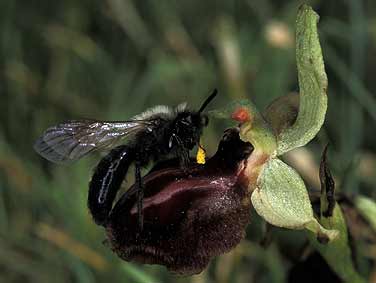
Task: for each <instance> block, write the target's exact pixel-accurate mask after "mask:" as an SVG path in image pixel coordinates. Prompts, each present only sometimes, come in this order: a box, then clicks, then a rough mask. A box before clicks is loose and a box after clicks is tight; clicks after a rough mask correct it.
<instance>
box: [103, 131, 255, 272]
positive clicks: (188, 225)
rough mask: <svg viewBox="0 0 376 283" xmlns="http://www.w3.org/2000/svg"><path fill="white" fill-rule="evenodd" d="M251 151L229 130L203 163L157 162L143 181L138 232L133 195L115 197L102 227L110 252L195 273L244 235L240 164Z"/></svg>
mask: <svg viewBox="0 0 376 283" xmlns="http://www.w3.org/2000/svg"><path fill="white" fill-rule="evenodd" d="M252 150H253V147H252V145H251V144H250V143H247V142H243V141H241V140H240V138H239V132H238V130H237V129H229V130H227V131H226V132H225V134H224V136H223V138H222V140H221V142H220V144H219V147H218V150H217V153H216V154H215V155H214V156H213V157H212V158H210V159H209V160H208V161H207V162H206V163H205V165H198V164H197V163H195V162H193V163H192V166H191V167H188V168H185V169H184V170H183V169H181V168H180V167H179V165H178V163H177V164H176V165H172V164H173V162H167V163H166V164H167V165H163V164H158V165H157V169H153V170H152V171H151V172H150V173H149V174H148V175H146V176H145V177H144V178H143V183H144V193H145V197H144V205H143V213H144V228H143V230H142V231H141V232H140V231H139V230H138V229H137V228H138V225H137V203H136V196H135V195H130V196H127V197H126V198H123V199H120V200H119V201H118V203H117V204H116V205H115V207H114V208H113V211H112V213H111V215H110V221H109V225H108V226H107V235H108V238H109V243H110V245H111V248H112V249H113V250H114V251H115V252H116V253H117V254H118V256H119V257H121V258H122V259H124V260H127V261H135V262H139V263H146V264H160V265H164V266H166V267H167V268H168V269H169V270H170V271H172V272H175V273H178V274H184V275H190V274H196V273H200V272H201V271H202V270H203V269H204V268H205V267H206V266H207V264H208V263H209V261H210V259H211V258H212V257H214V256H217V255H220V254H222V253H225V252H228V251H230V250H231V249H232V248H233V247H235V246H236V245H237V244H238V243H239V242H240V240H241V239H242V238H243V237H244V234H245V227H246V225H247V224H248V222H249V220H250V206H251V204H250V195H249V193H248V190H247V180H245V177H244V174H243V171H244V170H245V162H244V160H245V159H246V158H247V157H248V156H249V155H250V154H251V152H252ZM129 190H131V191H132V187H131V188H130V189H129Z"/></svg>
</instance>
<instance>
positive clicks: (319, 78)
mask: <svg viewBox="0 0 376 283" xmlns="http://www.w3.org/2000/svg"><path fill="white" fill-rule="evenodd" d="M318 19H319V16H318V15H317V14H316V13H315V12H314V11H313V10H312V8H311V7H309V6H307V5H302V6H301V7H300V9H299V12H298V16H297V22H296V24H297V28H296V62H297V69H298V79H299V94H300V99H299V113H298V116H297V119H296V121H295V123H294V124H293V125H292V126H291V127H288V128H286V129H285V130H283V131H282V132H281V133H280V134H279V135H278V136H277V143H278V149H277V153H278V155H281V154H283V153H285V152H287V151H290V150H292V149H294V148H296V147H300V146H303V145H305V144H307V143H308V142H309V141H311V140H312V139H313V138H314V137H315V136H316V134H317V133H318V131H319V130H320V128H321V126H322V125H323V123H324V120H325V113H326V110H327V95H326V91H327V87H328V80H327V76H326V73H325V67H324V60H323V57H322V52H321V46H320V42H319V37H318V33H317V22H318Z"/></svg>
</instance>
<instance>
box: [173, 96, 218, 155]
mask: <svg viewBox="0 0 376 283" xmlns="http://www.w3.org/2000/svg"><path fill="white" fill-rule="evenodd" d="M216 95H217V90H216V89H215V90H214V91H213V93H212V94H211V95H210V96H209V97H208V98H207V99H206V100H205V101H204V103H203V104H202V105H201V107H200V109H199V110H198V111H197V112H196V111H187V110H184V111H181V112H179V113H178V115H177V117H176V119H175V122H174V130H173V134H172V136H171V138H170V142H169V147H170V148H171V147H172V144H173V143H175V144H178V145H180V146H184V147H185V148H187V149H192V148H193V147H194V146H195V145H197V144H198V143H199V140H200V136H201V134H202V129H203V128H204V127H205V126H207V125H208V123H209V118H208V116H207V115H206V114H204V113H202V112H203V111H204V109H205V107H206V106H207V105H208V104H209V103H210V101H212V100H213V98H214V97H215V96H216ZM174 139H175V141H174Z"/></svg>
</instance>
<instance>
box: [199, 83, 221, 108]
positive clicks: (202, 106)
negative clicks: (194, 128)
mask: <svg viewBox="0 0 376 283" xmlns="http://www.w3.org/2000/svg"><path fill="white" fill-rule="evenodd" d="M217 93H218V91H217V89H216V88H215V89H214V90H213V92H212V94H211V95H210V96H209V97H208V98H207V99H206V100H205V101H204V103H203V104H202V105H201V107H200V110H198V113H201V112H202V111H204V109H205V107H206V106H208V104H209V103H210V102H211V101H212V100H213V99H214V97H216V96H217Z"/></svg>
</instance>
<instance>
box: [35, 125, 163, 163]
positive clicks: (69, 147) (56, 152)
mask: <svg viewBox="0 0 376 283" xmlns="http://www.w3.org/2000/svg"><path fill="white" fill-rule="evenodd" d="M155 122H156V121H153V120H131V121H124V122H104V121H95V120H77V121H68V122H64V123H61V124H58V125H56V126H54V127H51V128H48V129H47V130H46V131H45V132H44V134H43V135H42V136H41V137H40V138H39V139H38V140H37V141H36V142H35V144H34V149H35V151H36V152H38V153H39V154H40V155H41V156H43V157H44V158H46V159H47V160H49V161H52V162H55V163H68V162H71V161H75V160H77V159H80V158H81V157H83V156H85V155H86V154H88V153H90V152H92V151H94V150H97V149H106V148H109V147H112V146H114V144H115V143H116V142H118V141H119V140H120V139H122V138H125V137H128V136H130V135H134V134H135V133H137V132H138V131H140V130H143V129H148V130H150V131H151V130H153V127H154V126H155Z"/></svg>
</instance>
